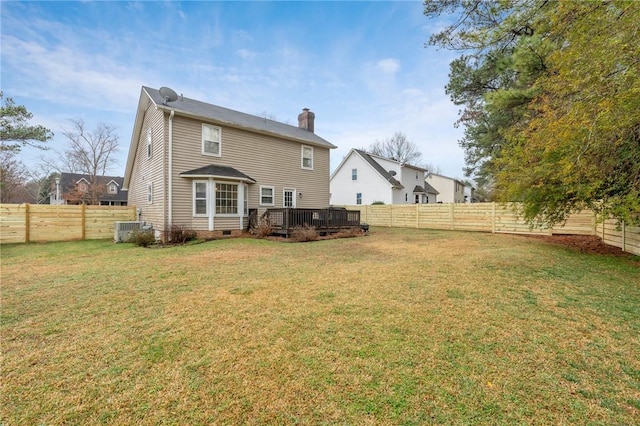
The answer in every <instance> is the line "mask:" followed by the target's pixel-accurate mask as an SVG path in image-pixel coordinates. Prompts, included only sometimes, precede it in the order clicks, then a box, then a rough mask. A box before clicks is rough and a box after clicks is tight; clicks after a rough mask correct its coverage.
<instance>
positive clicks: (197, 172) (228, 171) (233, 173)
mask: <svg viewBox="0 0 640 426" xmlns="http://www.w3.org/2000/svg"><path fill="white" fill-rule="evenodd" d="M180 176H184V177H194V178H196V177H205V176H206V177H220V178H233V179H239V180H244V181H250V182H253V183H255V182H256V180H255V179H253V178H252V177H250V176H248V175H245V174H244V173H242V172H241V171H239V170H237V169H234V168H233V167H229V166H220V165H217V164H209V165H208V166H204V167H200V168H197V169H193V170H189V171H187V172H182V173H180Z"/></svg>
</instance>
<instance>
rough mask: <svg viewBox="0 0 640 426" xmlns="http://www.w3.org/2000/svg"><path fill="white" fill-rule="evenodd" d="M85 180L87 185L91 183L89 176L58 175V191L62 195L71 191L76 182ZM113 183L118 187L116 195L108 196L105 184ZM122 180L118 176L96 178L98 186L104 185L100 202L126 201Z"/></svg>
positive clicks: (74, 174)
mask: <svg viewBox="0 0 640 426" xmlns="http://www.w3.org/2000/svg"><path fill="white" fill-rule="evenodd" d="M82 179H84V180H86V181H87V183H90V182H91V176H89V175H85V174H81V173H61V174H60V191H61V192H62V193H63V194H64V193H66V192H70V191H73V190H74V189H75V188H76V185H77V183H78V181H80V180H82ZM111 181H114V182H115V183H116V185H117V186H118V193H117V194H109V193H108V192H107V184H108V183H109V182H111ZM123 181H124V178H122V177H120V176H98V180H97V182H98V184H100V185H104V193H101V194H100V201H120V202H125V201H127V194H128V192H127V191H126V190H123V189H122V184H123Z"/></svg>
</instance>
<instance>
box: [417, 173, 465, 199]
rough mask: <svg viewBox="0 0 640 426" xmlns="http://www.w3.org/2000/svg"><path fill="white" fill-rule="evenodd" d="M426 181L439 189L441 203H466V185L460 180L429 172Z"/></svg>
mask: <svg viewBox="0 0 640 426" xmlns="http://www.w3.org/2000/svg"><path fill="white" fill-rule="evenodd" d="M426 182H427V183H428V184H429V185H431V186H432V187H433V188H435V189H436V190H437V191H438V202H439V203H464V188H465V186H466V185H465V184H464V183H462V182H460V181H459V180H457V179H453V178H450V177H447V176H442V175H437V174H435V173H429V174H428V175H427V178H426Z"/></svg>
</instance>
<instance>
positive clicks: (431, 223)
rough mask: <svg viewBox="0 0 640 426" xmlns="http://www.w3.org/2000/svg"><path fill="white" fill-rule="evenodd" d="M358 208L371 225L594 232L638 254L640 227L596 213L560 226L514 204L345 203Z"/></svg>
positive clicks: (581, 215)
mask: <svg viewBox="0 0 640 426" xmlns="http://www.w3.org/2000/svg"><path fill="white" fill-rule="evenodd" d="M344 207H346V208H348V209H350V210H359V211H360V213H361V215H360V217H361V220H362V221H363V222H366V223H368V224H369V225H372V226H386V227H401V228H425V229H450V230H459V231H484V232H494V233H508V234H529V235H536V234H537V235H553V234H571V235H597V236H599V237H600V238H602V241H603V242H604V243H605V244H609V245H613V246H616V247H620V248H622V250H624V251H627V252H630V253H633V254H637V255H640V227H631V226H624V224H621V225H620V224H619V223H618V221H616V220H615V219H610V220H607V221H605V222H604V223H596V217H595V214H594V213H593V212H591V211H583V212H580V213H575V214H572V215H571V216H569V217H568V219H567V221H566V222H565V223H564V224H563V225H558V226H554V227H552V228H548V227H533V228H532V227H530V226H529V225H528V224H527V223H525V221H524V220H523V219H522V218H521V217H519V216H518V215H517V213H516V212H515V210H514V205H513V204H500V203H473V204H468V203H460V204H454V203H452V204H402V205H398V204H385V205H356V206H344Z"/></svg>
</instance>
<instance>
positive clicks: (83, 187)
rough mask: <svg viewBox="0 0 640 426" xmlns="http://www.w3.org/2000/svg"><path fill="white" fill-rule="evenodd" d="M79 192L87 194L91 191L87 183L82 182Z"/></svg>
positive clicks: (79, 185)
mask: <svg viewBox="0 0 640 426" xmlns="http://www.w3.org/2000/svg"><path fill="white" fill-rule="evenodd" d="M78 191H80V192H87V191H89V186H88V185H87V184H86V182H80V183H79V184H78Z"/></svg>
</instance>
